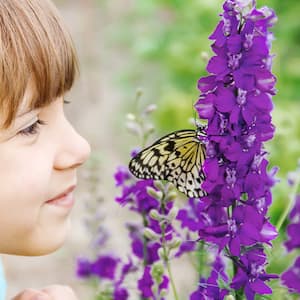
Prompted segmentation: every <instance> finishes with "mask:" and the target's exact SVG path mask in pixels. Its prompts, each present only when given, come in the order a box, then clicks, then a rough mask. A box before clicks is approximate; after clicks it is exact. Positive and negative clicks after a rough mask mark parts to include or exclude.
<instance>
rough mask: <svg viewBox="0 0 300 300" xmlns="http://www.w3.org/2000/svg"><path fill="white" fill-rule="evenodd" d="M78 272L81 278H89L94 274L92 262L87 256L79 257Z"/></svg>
mask: <svg viewBox="0 0 300 300" xmlns="http://www.w3.org/2000/svg"><path fill="white" fill-rule="evenodd" d="M76 274H77V276H78V277H79V278H88V277H90V276H91V275H92V264H91V262H90V261H89V260H88V259H86V258H85V257H79V258H78V259H77V270H76Z"/></svg>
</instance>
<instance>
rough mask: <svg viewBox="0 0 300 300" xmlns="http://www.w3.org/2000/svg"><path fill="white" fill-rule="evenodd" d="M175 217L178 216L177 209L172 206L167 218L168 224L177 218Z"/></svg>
mask: <svg viewBox="0 0 300 300" xmlns="http://www.w3.org/2000/svg"><path fill="white" fill-rule="evenodd" d="M177 215H178V207H176V206H174V207H172V209H171V210H170V211H169V213H168V216H167V218H168V221H169V222H170V223H171V222H173V221H174V219H175V218H176V217H177Z"/></svg>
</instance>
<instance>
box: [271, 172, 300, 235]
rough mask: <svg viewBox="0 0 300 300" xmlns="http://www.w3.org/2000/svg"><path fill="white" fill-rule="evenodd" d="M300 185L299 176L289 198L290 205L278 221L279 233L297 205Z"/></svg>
mask: <svg viewBox="0 0 300 300" xmlns="http://www.w3.org/2000/svg"><path fill="white" fill-rule="evenodd" d="M299 184H300V176H297V177H296V180H295V183H294V185H293V188H292V191H291V194H290V197H289V199H290V201H289V203H288V205H287V206H286V207H285V210H284V212H283V214H282V215H281V216H280V219H279V220H278V222H277V224H276V229H277V231H278V232H279V231H280V228H281V226H282V224H283V222H284V221H285V219H286V218H287V216H288V214H289V213H290V211H291V209H292V208H293V206H294V204H295V200H296V196H297V191H298V187H299Z"/></svg>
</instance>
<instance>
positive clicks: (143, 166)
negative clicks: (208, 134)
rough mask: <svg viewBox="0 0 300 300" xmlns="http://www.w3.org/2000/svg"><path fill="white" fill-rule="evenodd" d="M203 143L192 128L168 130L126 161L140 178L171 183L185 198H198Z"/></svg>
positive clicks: (202, 177) (202, 192) (202, 178)
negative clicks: (168, 131) (170, 131)
mask: <svg viewBox="0 0 300 300" xmlns="http://www.w3.org/2000/svg"><path fill="white" fill-rule="evenodd" d="M204 159H205V145H204V144H203V143H202V142H201V141H200V140H199V139H198V138H197V133H196V131H195V130H179V131H175V132H172V133H170V134H168V135H166V136H164V137H162V138H161V139H159V140H157V141H156V142H155V143H154V144H153V145H151V146H149V147H147V148H146V149H144V150H142V151H141V152H140V153H138V154H137V155H136V156H135V157H134V158H133V159H132V160H131V161H130V163H129V169H130V171H131V172H132V174H133V175H135V176H136V177H138V178H142V179H150V178H151V179H160V180H167V181H170V182H172V183H173V184H174V185H175V186H176V187H177V188H178V190H179V191H181V192H183V193H185V194H186V195H187V196H188V197H201V196H203V195H205V192H204V191H203V190H202V189H201V183H202V182H203V180H204V178H205V177H204V173H203V170H202V165H203V162H204Z"/></svg>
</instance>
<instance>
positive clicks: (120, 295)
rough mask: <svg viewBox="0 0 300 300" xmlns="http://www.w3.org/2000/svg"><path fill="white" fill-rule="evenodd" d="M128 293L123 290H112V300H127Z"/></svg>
mask: <svg viewBox="0 0 300 300" xmlns="http://www.w3.org/2000/svg"><path fill="white" fill-rule="evenodd" d="M128 297H129V294H128V291H127V290H126V289H125V288H117V289H115V290H114V294H113V299H114V300H127V299H129V298H128Z"/></svg>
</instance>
